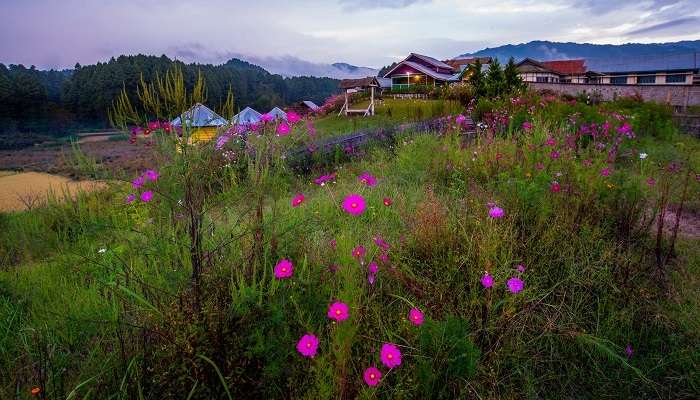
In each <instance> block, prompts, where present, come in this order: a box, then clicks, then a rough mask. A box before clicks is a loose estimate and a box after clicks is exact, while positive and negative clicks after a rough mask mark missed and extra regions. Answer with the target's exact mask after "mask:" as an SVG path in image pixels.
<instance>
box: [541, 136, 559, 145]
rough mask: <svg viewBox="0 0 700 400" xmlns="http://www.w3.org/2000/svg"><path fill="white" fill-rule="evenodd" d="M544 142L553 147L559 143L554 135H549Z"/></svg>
mask: <svg viewBox="0 0 700 400" xmlns="http://www.w3.org/2000/svg"><path fill="white" fill-rule="evenodd" d="M544 143H545V144H546V145H547V146H551V147H553V146H556V145H557V141H556V140H555V139H554V138H553V137H551V136H550V137H548V138H547V141H546V142H544Z"/></svg>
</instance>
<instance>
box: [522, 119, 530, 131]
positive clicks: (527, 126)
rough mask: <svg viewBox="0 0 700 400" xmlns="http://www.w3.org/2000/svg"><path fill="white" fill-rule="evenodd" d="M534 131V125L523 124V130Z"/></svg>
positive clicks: (526, 122)
mask: <svg viewBox="0 0 700 400" xmlns="http://www.w3.org/2000/svg"><path fill="white" fill-rule="evenodd" d="M530 129H532V124H531V123H530V122H528V121H525V122H523V130H526V131H529V130H530Z"/></svg>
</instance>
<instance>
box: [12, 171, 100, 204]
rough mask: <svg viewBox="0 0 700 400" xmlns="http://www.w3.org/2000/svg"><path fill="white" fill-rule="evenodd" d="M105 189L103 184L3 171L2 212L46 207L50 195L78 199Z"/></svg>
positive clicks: (46, 175)
mask: <svg viewBox="0 0 700 400" xmlns="http://www.w3.org/2000/svg"><path fill="white" fill-rule="evenodd" d="M104 187H105V183H104V182H96V181H74V180H71V179H68V178H65V177H63V176H58V175H51V174H45V173H41V172H21V173H13V172H8V171H0V212H7V211H22V210H26V209H28V208H34V207H39V206H41V205H42V204H44V203H46V200H47V198H48V196H49V195H50V194H51V193H53V194H54V195H55V196H56V197H57V198H62V197H63V196H64V194H69V195H70V196H75V195H76V194H77V193H78V192H81V191H92V190H96V189H101V188H104Z"/></svg>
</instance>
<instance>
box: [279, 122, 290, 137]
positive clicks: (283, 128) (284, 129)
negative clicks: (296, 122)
mask: <svg viewBox="0 0 700 400" xmlns="http://www.w3.org/2000/svg"><path fill="white" fill-rule="evenodd" d="M289 130H290V129H289V125H287V123H286V122H281V123H280V124H279V125H278V126H277V135H278V136H287V135H289Z"/></svg>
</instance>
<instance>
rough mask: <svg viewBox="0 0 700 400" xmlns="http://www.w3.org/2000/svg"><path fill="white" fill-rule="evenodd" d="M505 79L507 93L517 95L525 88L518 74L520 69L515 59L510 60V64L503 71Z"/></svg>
mask: <svg viewBox="0 0 700 400" xmlns="http://www.w3.org/2000/svg"><path fill="white" fill-rule="evenodd" d="M503 79H504V81H505V90H506V92H507V93H517V92H519V91H521V90H522V89H523V88H524V85H525V84H524V83H523V80H522V78H521V77H520V74H519V73H518V67H517V66H516V65H515V60H514V59H513V57H511V58H510V59H508V63H507V64H506V67H505V68H504V69H503Z"/></svg>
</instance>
